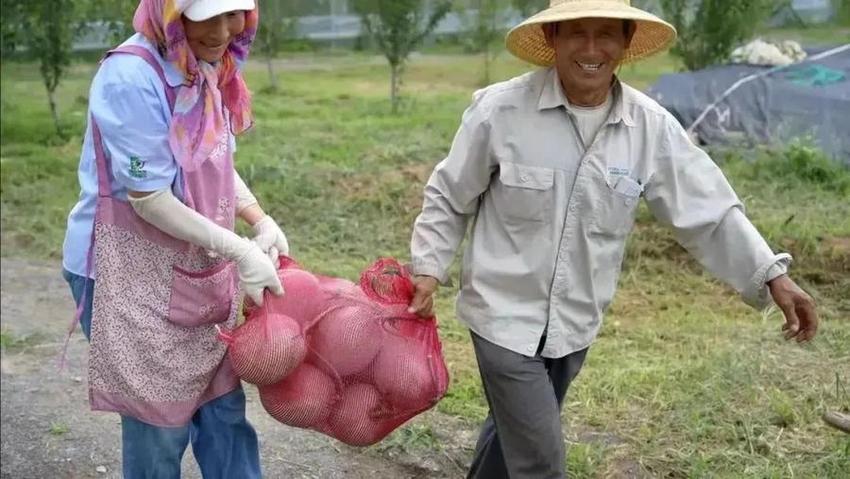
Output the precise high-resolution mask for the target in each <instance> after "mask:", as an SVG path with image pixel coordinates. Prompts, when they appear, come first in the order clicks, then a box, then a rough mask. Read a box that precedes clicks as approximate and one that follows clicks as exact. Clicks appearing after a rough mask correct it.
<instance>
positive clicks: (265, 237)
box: [253, 215, 289, 264]
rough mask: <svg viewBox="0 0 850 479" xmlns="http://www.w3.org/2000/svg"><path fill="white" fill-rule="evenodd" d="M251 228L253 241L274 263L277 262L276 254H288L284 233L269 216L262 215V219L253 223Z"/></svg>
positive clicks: (287, 244) (287, 243)
mask: <svg viewBox="0 0 850 479" xmlns="http://www.w3.org/2000/svg"><path fill="white" fill-rule="evenodd" d="M253 228H254V234H255V236H254V238H253V241H254V243H256V244H257V246H259V247H260V249H261V250H263V252H265V253H266V254H267V255H268V256H269V258H270V259H271V260H272V262H273V263H274V264H277V260H278V256H280V255H285V256H289V242H288V241H287V240H286V235H285V234H283V230H282V229H280V226H278V225H277V223H275V221H274V219H272V217H271V216H269V215H266V216H264V217H263V219H261V220H260V221H257V222H256V223H254V226H253Z"/></svg>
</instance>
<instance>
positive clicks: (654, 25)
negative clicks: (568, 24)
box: [505, 1, 676, 66]
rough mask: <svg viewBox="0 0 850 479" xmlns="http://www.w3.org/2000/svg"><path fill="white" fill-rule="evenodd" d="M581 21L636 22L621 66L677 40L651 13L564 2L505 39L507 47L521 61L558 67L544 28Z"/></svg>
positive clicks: (621, 6)
mask: <svg viewBox="0 0 850 479" xmlns="http://www.w3.org/2000/svg"><path fill="white" fill-rule="evenodd" d="M579 18H615V19H622V20H632V21H634V22H635V24H636V25H637V29H636V30H635V34H634V36H633V37H632V41H631V44H630V45H629V47H628V48H627V49H626V52H625V54H624V56H623V60H622V63H628V62H633V61H636V60H640V59H642V58H646V57H648V56H650V55H653V54H655V53H658V52H661V51H664V50H666V49H667V48H669V47H670V46H671V45H672V44H673V42H674V41H675V40H676V29H675V28H674V27H673V26H672V25H670V24H669V23H667V22H665V21H664V20H662V19H660V18H658V17H656V16H655V15H653V14H651V13H649V12H645V11H643V10H640V9H638V8H634V7H631V6H629V5H626V4H624V3H620V2H612V1H598V2H593V1H590V2H565V3H562V4H559V5H556V6H554V7H550V8H548V9H546V10H543V11H542V12H540V13H538V14H536V15H534V16H532V17H530V18H528V19H527V20H525V21H524V22H522V23H520V24H519V25H517V26H516V27H514V28H513V29H511V31H509V32H508V34H507V36H506V37H505V46H506V47H507V49H508V51H510V52H511V53H512V54H513V55H514V56H516V57H517V58H519V59H521V60H525V61H527V62H529V63H533V64H535V65H539V66H551V65H553V64H554V63H555V50H554V49H553V48H552V47H550V46H549V44H548V43H546V37H545V35H544V33H543V28H542V27H543V25H545V24H547V23H557V22H563V21H568V20H577V19H579Z"/></svg>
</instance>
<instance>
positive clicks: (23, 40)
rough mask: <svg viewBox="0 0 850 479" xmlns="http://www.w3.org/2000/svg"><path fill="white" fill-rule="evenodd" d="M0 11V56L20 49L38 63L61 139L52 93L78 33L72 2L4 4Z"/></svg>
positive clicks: (39, 0)
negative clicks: (0, 51)
mask: <svg viewBox="0 0 850 479" xmlns="http://www.w3.org/2000/svg"><path fill="white" fill-rule="evenodd" d="M2 8H3V15H2V18H3V20H2V25H3V27H2V40H3V53H4V55H5V54H7V53H9V52H10V51H13V50H14V49H15V48H17V47H19V46H20V47H23V48H25V49H26V50H27V52H28V54H29V55H30V56H31V57H32V58H34V59H36V60H37V61H38V63H39V72H40V73H41V78H42V80H43V81H44V87H45V89H46V90H47V100H48V102H49V104H50V114H51V115H52V117H53V124H54V126H55V127H56V132H57V133H58V134H59V136H60V137H62V136H64V135H63V133H62V127H61V125H60V123H59V114H58V112H57V110H56V97H55V93H56V88H57V87H58V86H59V82H60V81H61V79H62V75H64V73H65V70H66V69H67V67H68V65H69V64H70V63H71V47H72V42H73V40H74V36H75V34H76V33H77V32H78V30H79V23H78V22H77V15H76V13H77V9H76V7H75V2H74V1H73V0H4V1H3V3H2Z"/></svg>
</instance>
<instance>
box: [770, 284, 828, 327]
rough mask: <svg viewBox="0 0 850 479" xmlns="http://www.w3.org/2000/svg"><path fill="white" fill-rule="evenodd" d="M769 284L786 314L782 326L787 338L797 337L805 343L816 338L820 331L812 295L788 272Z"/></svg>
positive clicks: (776, 301)
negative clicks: (790, 276)
mask: <svg viewBox="0 0 850 479" xmlns="http://www.w3.org/2000/svg"><path fill="white" fill-rule="evenodd" d="M767 286H768V288H770V295H771V296H773V302H774V303H776V305H777V306H779V308H780V309H781V310H782V313H783V314H785V324H784V325H783V326H782V331H784V332H785V339H791V338H796V339H797V342H798V343H803V342H806V341H809V340H811V339H812V338H814V337H815V334H816V333H817V331H818V313H817V311H816V310H815V301H814V300H813V299H812V297H811V296H809V294H808V293H806V292H805V291H803V289H802V288H800V287H799V286H797V283H795V282H794V281H793V280H792V279H791V278H789V277H788V275H787V274H783V275H782V276H779V277H777V278H775V279H773V280H771V281H770V282H768V283H767Z"/></svg>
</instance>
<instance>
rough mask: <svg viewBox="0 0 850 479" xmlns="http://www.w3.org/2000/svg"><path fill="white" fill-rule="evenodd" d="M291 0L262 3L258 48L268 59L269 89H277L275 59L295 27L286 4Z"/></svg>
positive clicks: (272, 0)
mask: <svg viewBox="0 0 850 479" xmlns="http://www.w3.org/2000/svg"><path fill="white" fill-rule="evenodd" d="M290 2H291V0H265V1H264V2H263V4H262V6H261V7H262V10H261V18H262V21H261V22H260V29H259V31H257V49H258V51H259V53H260V54H261V55H262V56H263V57H264V58H265V59H266V69H267V70H268V72H269V89H270V90H271V91H277V75H275V71H274V59H275V58H276V57H277V54H278V52H280V49H281V48H282V46H283V43H284V42H285V41H286V39H287V38H288V37H290V34H291V32H292V31H293V30H294V29H295V22H294V20H293V19H289V18H287V17H286V5H287V4H289V3H290Z"/></svg>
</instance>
